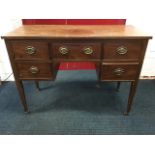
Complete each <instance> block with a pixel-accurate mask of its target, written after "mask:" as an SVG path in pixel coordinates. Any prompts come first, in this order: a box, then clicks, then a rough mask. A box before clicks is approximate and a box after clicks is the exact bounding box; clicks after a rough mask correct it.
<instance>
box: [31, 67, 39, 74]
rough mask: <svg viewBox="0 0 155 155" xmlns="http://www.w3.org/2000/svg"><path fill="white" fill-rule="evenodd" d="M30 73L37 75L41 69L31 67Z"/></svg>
mask: <svg viewBox="0 0 155 155" xmlns="http://www.w3.org/2000/svg"><path fill="white" fill-rule="evenodd" d="M30 72H31V73H32V74H37V73H38V72H39V69H38V67H36V66H31V67H30Z"/></svg>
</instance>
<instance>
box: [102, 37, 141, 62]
mask: <svg viewBox="0 0 155 155" xmlns="http://www.w3.org/2000/svg"><path fill="white" fill-rule="evenodd" d="M141 47H142V46H141V42H140V41H138V40H112V41H105V43H104V53H103V58H104V59H109V60H110V59H111V60H112V59H113V60H116V61H117V60H123V59H124V60H127V59H128V60H129V59H130V60H137V61H138V60H139V58H140V54H141Z"/></svg>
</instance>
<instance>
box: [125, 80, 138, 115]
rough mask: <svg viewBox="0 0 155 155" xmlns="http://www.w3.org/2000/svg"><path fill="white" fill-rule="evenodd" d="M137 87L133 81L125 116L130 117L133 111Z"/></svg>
mask: <svg viewBox="0 0 155 155" xmlns="http://www.w3.org/2000/svg"><path fill="white" fill-rule="evenodd" d="M136 87H137V82H136V81H133V82H131V86H130V92H129V98H128V105H127V109H126V111H125V112H124V115H128V114H129V112H130V110H131V106H132V103H133V98H134V95H135V92H136Z"/></svg>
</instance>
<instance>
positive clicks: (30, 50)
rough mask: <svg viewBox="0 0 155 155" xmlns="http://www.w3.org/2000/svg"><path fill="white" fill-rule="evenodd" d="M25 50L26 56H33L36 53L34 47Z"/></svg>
mask: <svg viewBox="0 0 155 155" xmlns="http://www.w3.org/2000/svg"><path fill="white" fill-rule="evenodd" d="M25 50H26V53H27V54H30V55H31V54H34V53H35V52H36V48H35V47H33V46H27V47H26V48H25Z"/></svg>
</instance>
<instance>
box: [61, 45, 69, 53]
mask: <svg viewBox="0 0 155 155" xmlns="http://www.w3.org/2000/svg"><path fill="white" fill-rule="evenodd" d="M59 52H60V53H61V54H62V55H65V54H68V52H69V49H68V48H67V47H60V48H59Z"/></svg>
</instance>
